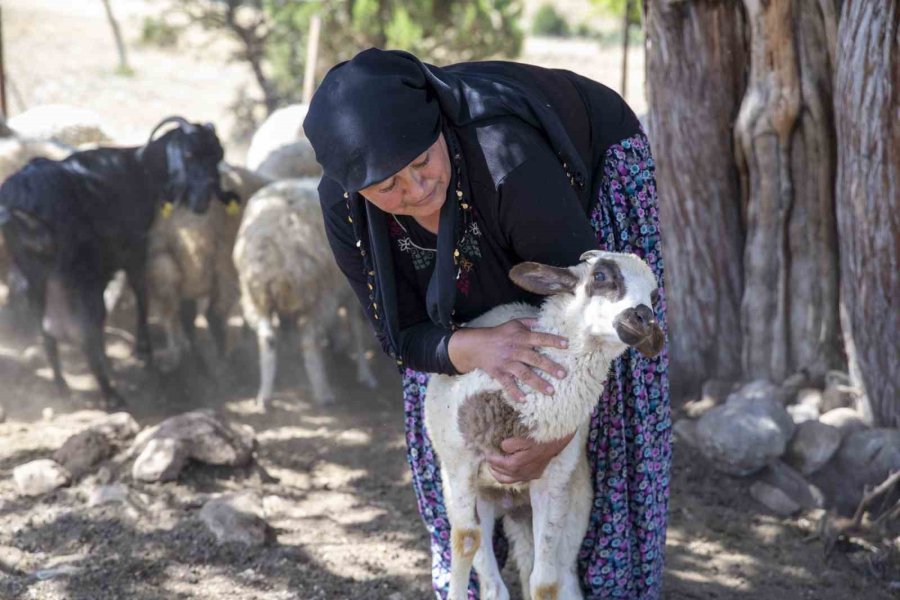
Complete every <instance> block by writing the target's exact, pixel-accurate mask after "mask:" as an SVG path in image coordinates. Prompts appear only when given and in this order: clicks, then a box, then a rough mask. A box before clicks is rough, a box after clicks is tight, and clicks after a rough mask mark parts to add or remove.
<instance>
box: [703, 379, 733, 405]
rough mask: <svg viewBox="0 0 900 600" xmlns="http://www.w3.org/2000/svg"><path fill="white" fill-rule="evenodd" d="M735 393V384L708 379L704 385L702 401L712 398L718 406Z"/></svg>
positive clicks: (722, 380)
mask: <svg viewBox="0 0 900 600" xmlns="http://www.w3.org/2000/svg"><path fill="white" fill-rule="evenodd" d="M733 391H734V382H731V381H726V380H724V379H708V380H706V381H705V382H704V383H703V388H702V391H701V393H700V399H701V400H702V399H703V398H711V399H713V400H714V401H715V402H716V404H721V403H722V402H724V401H725V398H727V397H728V394H730V393H731V392H733Z"/></svg>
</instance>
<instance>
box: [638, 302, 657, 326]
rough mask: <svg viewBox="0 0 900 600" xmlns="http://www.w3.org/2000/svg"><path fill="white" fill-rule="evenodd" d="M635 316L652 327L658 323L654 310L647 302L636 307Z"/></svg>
mask: <svg viewBox="0 0 900 600" xmlns="http://www.w3.org/2000/svg"><path fill="white" fill-rule="evenodd" d="M634 315H635V318H637V320H638V322H639V323H641V325H643V326H644V327H651V326H653V325H655V324H656V315H655V314H653V310H652V309H651V308H650V307H649V306H647V305H646V304H640V305H638V306H637V307H635V309H634Z"/></svg>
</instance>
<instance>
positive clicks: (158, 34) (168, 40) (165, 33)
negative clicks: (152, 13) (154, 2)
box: [141, 17, 179, 48]
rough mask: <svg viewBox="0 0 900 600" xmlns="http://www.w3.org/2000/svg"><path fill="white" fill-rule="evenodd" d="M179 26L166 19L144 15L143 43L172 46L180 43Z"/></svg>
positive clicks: (146, 44)
mask: <svg viewBox="0 0 900 600" xmlns="http://www.w3.org/2000/svg"><path fill="white" fill-rule="evenodd" d="M178 34H179V28H178V27H177V26H175V25H172V24H171V23H169V22H168V21H166V20H165V19H157V18H154V17H144V23H143V25H142V26H141V43H142V44H144V45H145V46H157V47H159V48H172V47H174V46H175V45H176V44H177V43H178Z"/></svg>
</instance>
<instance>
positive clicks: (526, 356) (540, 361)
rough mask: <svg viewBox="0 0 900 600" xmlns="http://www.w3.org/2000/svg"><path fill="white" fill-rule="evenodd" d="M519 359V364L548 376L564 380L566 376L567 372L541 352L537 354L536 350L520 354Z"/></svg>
mask: <svg viewBox="0 0 900 600" xmlns="http://www.w3.org/2000/svg"><path fill="white" fill-rule="evenodd" d="M517 358H518V359H519V362H522V363H525V364H526V365H530V366H531V367H534V368H536V369H540V370H541V371H543V372H544V373H546V374H547V375H550V376H552V377H556V378H557V379H562V378H563V377H565V376H566V370H565V369H564V368H562V367H561V366H560V365H559V364H558V363H556V362H553V361H552V360H550V359H549V358H548V357H546V356H544V355H543V354H541V353H539V352H535V351H534V350H525V351H523V352H521V353H519V355H518V356H517Z"/></svg>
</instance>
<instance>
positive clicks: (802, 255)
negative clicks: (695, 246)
mask: <svg viewBox="0 0 900 600" xmlns="http://www.w3.org/2000/svg"><path fill="white" fill-rule="evenodd" d="M744 7H745V9H746V17H747V24H748V29H749V32H750V56H749V60H750V77H749V80H748V84H747V91H746V94H745V95H744V99H743V102H742V104H741V109H740V114H739V115H738V120H737V123H736V124H735V131H734V134H735V137H734V139H735V141H736V161H737V165H738V170H739V172H740V181H741V189H742V197H743V214H744V221H745V224H746V242H745V246H744V273H743V274H744V290H743V297H742V300H741V324H742V331H743V349H742V365H743V375H744V377H745V378H746V379H755V378H768V379H771V380H773V381H776V382H778V381H781V380H783V379H784V378H785V377H787V376H788V375H790V374H792V373H794V372H796V371H798V370H800V369H805V370H807V371H808V372H809V374H810V375H811V376H812V377H813V379H814V380H819V381H821V380H822V379H823V378H824V375H825V372H826V371H827V370H828V369H830V368H844V363H845V360H844V355H843V345H842V340H841V329H840V320H839V315H838V291H839V278H838V265H839V259H838V249H837V224H836V220H835V212H834V210H835V209H834V191H833V181H834V177H835V163H836V148H835V142H834V118H833V111H832V88H831V81H832V74H833V68H834V67H833V65H834V51H835V41H836V32H837V4H836V0H744Z"/></svg>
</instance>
